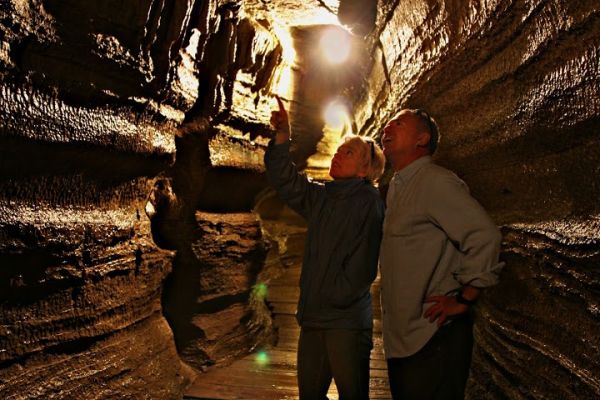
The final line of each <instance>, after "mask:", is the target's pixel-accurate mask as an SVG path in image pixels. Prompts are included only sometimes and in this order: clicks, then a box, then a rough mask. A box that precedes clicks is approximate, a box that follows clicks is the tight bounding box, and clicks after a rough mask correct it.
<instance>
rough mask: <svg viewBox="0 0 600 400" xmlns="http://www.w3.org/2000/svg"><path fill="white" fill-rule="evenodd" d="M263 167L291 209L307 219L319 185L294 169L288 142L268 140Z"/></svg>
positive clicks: (314, 202)
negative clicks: (278, 142)
mask: <svg viewBox="0 0 600 400" xmlns="http://www.w3.org/2000/svg"><path fill="white" fill-rule="evenodd" d="M265 167H266V170H267V178H268V179H269V182H270V184H271V185H272V186H273V187H274V188H275V190H277V193H278V194H279V196H280V197H281V199H282V200H283V201H284V202H286V203H287V204H288V205H289V206H290V207H291V208H292V209H294V210H295V211H296V212H297V213H299V214H300V215H302V216H303V217H304V218H306V219H309V218H310V214H311V212H312V211H313V208H314V205H315V204H316V201H317V199H318V195H319V192H320V189H321V187H320V185H318V184H316V183H313V182H311V181H310V180H309V179H308V178H307V177H306V175H305V174H301V173H299V172H298V170H297V169H296V166H295V165H294V163H293V162H292V159H291V157H290V142H289V141H288V142H286V143H282V144H275V141H274V140H271V142H269V146H268V147H267V151H266V152H265Z"/></svg>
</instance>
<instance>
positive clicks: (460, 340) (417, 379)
mask: <svg viewBox="0 0 600 400" xmlns="http://www.w3.org/2000/svg"><path fill="white" fill-rule="evenodd" d="M472 352H473V320H472V318H471V317H470V316H462V317H460V318H457V319H455V320H454V321H452V323H450V324H448V325H445V326H442V327H441V328H440V329H439V330H438V331H437V332H436V334H435V335H433V337H432V338H431V339H430V340H429V342H427V344H426V345H425V347H423V348H422V349H421V350H419V351H418V352H417V353H415V354H413V355H412V356H409V357H405V358H389V359H388V360H387V364H388V376H389V379H390V390H391V391H392V397H393V398H394V400H460V399H463V398H464V393H465V385H466V383H467V378H468V377H469V369H470V366H471V355H472Z"/></svg>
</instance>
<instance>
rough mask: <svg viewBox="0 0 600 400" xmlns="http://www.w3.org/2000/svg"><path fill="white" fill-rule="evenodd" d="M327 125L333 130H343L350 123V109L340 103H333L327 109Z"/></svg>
mask: <svg viewBox="0 0 600 400" xmlns="http://www.w3.org/2000/svg"><path fill="white" fill-rule="evenodd" d="M323 117H324V118H325V123H326V124H327V125H328V126H329V127H330V128H332V129H336V130H341V129H342V128H343V127H344V125H346V124H347V123H348V122H349V121H350V117H349V116H348V108H347V107H346V106H345V105H344V104H343V103H341V102H339V101H333V102H331V103H329V104H328V105H327V107H325V112H324V114H323Z"/></svg>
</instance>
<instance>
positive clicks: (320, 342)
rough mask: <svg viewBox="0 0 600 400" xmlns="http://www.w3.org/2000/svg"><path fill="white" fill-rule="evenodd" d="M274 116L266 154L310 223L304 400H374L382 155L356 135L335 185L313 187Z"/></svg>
mask: <svg viewBox="0 0 600 400" xmlns="http://www.w3.org/2000/svg"><path fill="white" fill-rule="evenodd" d="M277 101H278V104H279V110H277V111H273V113H272V116H271V123H272V125H273V126H274V128H275V129H276V135H275V138H274V139H273V140H272V141H271V143H269V147H268V149H267V152H266V154H265V165H266V168H267V175H268V177H269V180H270V182H271V184H272V185H273V186H274V187H275V188H276V190H277V192H278V194H279V196H280V197H281V198H282V199H283V200H284V201H285V202H286V203H287V204H288V205H289V206H290V207H291V208H293V209H294V210H296V211H297V212H298V213H299V214H300V215H302V216H303V217H304V218H305V219H306V220H307V222H308V237H307V241H306V245H305V250H304V260H303V264H302V273H301V277H300V300H299V302H298V309H297V312H296V319H297V320H298V324H299V325H300V327H301V329H300V340H299V343H298V365H297V368H298V386H299V392H300V399H326V398H327V397H326V394H327V391H328V389H329V385H330V384H331V379H332V378H333V379H335V383H336V386H337V389H338V392H339V395H340V399H342V400H345V399H368V397H369V357H370V353H371V349H372V347H373V342H372V330H373V311H372V305H371V294H370V287H371V283H372V282H373V280H374V279H375V277H376V275H377V259H378V254H379V243H380V241H381V235H382V223H383V216H384V205H383V201H382V199H381V197H380V196H379V192H378V191H377V190H376V189H375V187H374V186H373V181H375V180H376V179H378V178H379V177H380V176H381V174H382V172H383V168H384V163H385V159H384V156H383V152H382V151H381V149H380V148H379V146H377V144H376V143H375V142H374V141H373V140H372V139H370V138H363V137H360V136H350V137H347V138H346V139H345V141H344V142H343V143H342V144H341V146H340V147H339V148H338V149H337V151H336V153H335V155H334V157H333V159H332V161H331V167H330V169H329V174H330V175H331V177H332V178H333V181H331V182H327V183H325V184H321V183H315V182H312V181H310V180H309V179H308V178H307V177H306V176H305V175H303V174H300V173H298V171H297V170H296V167H295V165H294V164H293V163H292V161H291V158H290V154H289V147H290V141H289V138H290V126H289V121H288V116H287V112H286V110H285V107H284V106H283V103H282V102H281V100H280V99H279V98H277Z"/></svg>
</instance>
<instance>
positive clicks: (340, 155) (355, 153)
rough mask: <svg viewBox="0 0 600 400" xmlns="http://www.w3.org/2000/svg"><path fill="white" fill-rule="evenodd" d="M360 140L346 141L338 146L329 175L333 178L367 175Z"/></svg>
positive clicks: (362, 176)
mask: <svg viewBox="0 0 600 400" xmlns="http://www.w3.org/2000/svg"><path fill="white" fill-rule="evenodd" d="M362 151H363V149H361V145H360V143H359V142H346V143H344V144H342V145H341V146H340V147H338V149H337V151H336V152H335V155H334V156H333V159H332V160H331V166H330V167H329V175H330V176H331V177H332V178H333V179H349V178H364V177H366V176H367V167H366V165H365V159H364V155H363V153H362Z"/></svg>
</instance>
